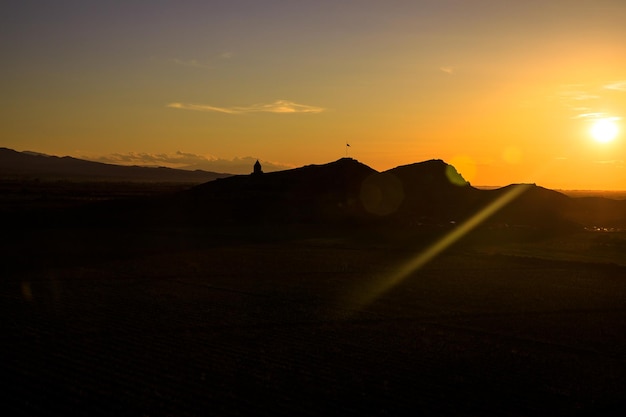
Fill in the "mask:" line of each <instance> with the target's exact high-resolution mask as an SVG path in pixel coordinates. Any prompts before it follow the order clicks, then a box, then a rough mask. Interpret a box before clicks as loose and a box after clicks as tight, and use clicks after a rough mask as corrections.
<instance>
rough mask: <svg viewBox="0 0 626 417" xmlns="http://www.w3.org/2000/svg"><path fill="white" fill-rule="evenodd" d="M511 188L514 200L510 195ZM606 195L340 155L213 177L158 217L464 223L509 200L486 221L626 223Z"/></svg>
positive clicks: (552, 225)
mask: <svg viewBox="0 0 626 417" xmlns="http://www.w3.org/2000/svg"><path fill="white" fill-rule="evenodd" d="M510 193H513V194H514V195H515V198H509V197H510V195H511V194H510ZM605 200H606V199H597V200H593V199H573V198H570V197H568V196H566V195H564V194H562V193H559V192H556V191H552V190H549V189H545V188H542V187H538V186H536V185H532V184H518V185H510V186H507V187H503V188H500V189H495V190H478V189H476V188H474V187H472V186H471V185H470V184H469V183H467V182H466V181H465V180H464V179H463V177H462V176H461V175H460V174H459V173H458V172H457V171H456V169H455V168H454V167H453V166H451V165H449V164H446V163H445V162H443V161H441V160H431V161H425V162H420V163H415V164H410V165H405V166H400V167H397V168H393V169H391V170H388V171H385V172H382V173H379V172H377V171H375V170H374V169H372V168H370V167H368V166H366V165H364V164H362V163H360V162H358V161H356V160H353V159H350V158H342V159H340V160H338V161H335V162H332V163H329V164H324V165H309V166H304V167H301V168H296V169H291V170H285V171H279V172H273V173H267V174H261V175H237V176H233V177H229V178H224V179H219V180H216V181H211V182H208V183H205V184H202V185H199V186H196V187H194V188H193V189H191V190H189V191H187V192H184V193H182V194H180V195H177V196H176V197H173V198H172V199H170V200H168V202H161V203H159V205H160V206H161V208H160V209H159V211H158V212H159V213H161V214H160V219H159V221H160V222H162V221H166V220H163V219H170V220H171V219H178V220H179V221H181V220H183V219H184V221H185V222H187V224H197V225H200V224H202V225H225V224H232V225H237V224H241V225H243V224H265V225H270V224H285V223H309V224H355V222H356V223H358V224H381V223H383V224H388V225H389V226H400V227H412V226H417V225H420V224H423V225H428V224H431V225H436V224H439V225H441V224H451V223H459V222H461V221H463V220H465V219H467V218H469V217H471V216H473V215H474V214H476V213H479V212H481V211H482V210H484V209H485V208H486V207H489V206H491V205H492V204H498V203H497V202H501V201H506V204H499V205H498V207H499V209H498V210H497V211H496V212H495V214H493V215H491V216H489V217H488V218H487V219H486V220H485V221H484V225H486V226H490V225H497V226H528V227H534V228H545V229H558V230H564V229H572V228H581V227H583V226H587V227H590V226H606V224H607V221H611V222H612V223H611V225H612V226H615V227H618V226H619V225H623V226H626V225H625V224H624V223H625V222H626V201H624V202H616V201H610V200H608V201H605ZM494 202H496V203H494ZM168 207H169V208H168ZM166 210H168V213H169V214H167V215H166V214H164V213H165V212H166Z"/></svg>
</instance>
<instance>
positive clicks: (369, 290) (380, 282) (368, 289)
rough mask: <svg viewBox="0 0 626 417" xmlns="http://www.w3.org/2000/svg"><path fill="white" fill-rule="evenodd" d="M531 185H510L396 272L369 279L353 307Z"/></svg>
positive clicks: (424, 261)
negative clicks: (367, 284) (504, 191)
mask: <svg viewBox="0 0 626 417" xmlns="http://www.w3.org/2000/svg"><path fill="white" fill-rule="evenodd" d="M529 187H530V185H529V184H518V185H515V186H513V187H511V188H510V189H509V190H508V191H507V192H506V193H504V194H502V195H501V196H499V197H498V198H497V199H495V200H494V201H492V202H491V203H489V204H488V205H487V206H486V207H484V208H482V209H481V210H480V211H479V212H478V213H476V214H474V215H473V216H472V217H471V218H469V219H468V220H466V221H465V222H463V223H462V224H460V225H459V226H458V227H456V228H454V229H453V230H451V231H450V232H449V233H448V234H446V235H445V236H444V237H442V238H441V239H439V240H438V241H436V242H435V243H433V244H432V245H430V246H429V247H428V248H426V249H425V250H424V251H423V252H421V253H418V254H416V255H415V256H414V257H413V258H411V259H409V260H408V261H407V262H406V263H404V264H403V265H401V266H400V267H399V268H398V270H397V272H396V273H395V274H392V275H390V276H385V277H383V278H381V279H377V280H375V281H373V282H371V283H370V285H369V286H365V287H363V288H362V289H361V290H360V291H358V292H356V293H355V294H354V295H355V298H354V299H352V300H351V301H352V302H351V307H352V309H353V310H357V311H358V310H362V309H363V308H365V307H367V306H368V305H370V304H371V303H372V302H374V301H375V300H376V299H377V298H379V297H380V296H382V295H383V294H384V293H386V292H387V291H389V290H390V289H392V288H393V287H395V286H397V285H398V284H400V283H401V282H402V281H404V280H405V279H406V278H407V277H408V276H409V275H411V274H413V273H414V272H416V271H417V270H419V269H420V268H422V267H423V266H424V265H426V264H427V263H428V262H430V261H431V260H432V259H433V258H435V257H436V256H437V255H439V254H440V253H441V252H443V251H444V250H446V249H447V248H449V247H450V246H452V245H453V244H454V243H455V242H457V241H458V240H459V239H461V238H462V237H463V236H465V235H467V234H468V233H469V232H471V231H472V230H473V229H474V228H476V227H477V226H478V225H480V224H481V223H482V222H484V221H485V220H487V219H488V218H489V217H491V216H493V215H494V214H495V213H496V212H497V211H498V210H500V209H502V208H503V207H504V206H506V205H507V204H509V203H510V202H511V201H513V200H515V199H516V198H517V197H519V196H520V195H521V194H522V193H523V192H524V191H526V190H527V189H528V188H529Z"/></svg>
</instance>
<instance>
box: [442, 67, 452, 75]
mask: <svg viewBox="0 0 626 417" xmlns="http://www.w3.org/2000/svg"><path fill="white" fill-rule="evenodd" d="M439 71H442V72H445V73H446V74H449V75H452V74H454V68H452V67H439Z"/></svg>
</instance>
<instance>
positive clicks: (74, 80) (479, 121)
mask: <svg viewBox="0 0 626 417" xmlns="http://www.w3.org/2000/svg"><path fill="white" fill-rule="evenodd" d="M624 22H626V2H625V1H623V0H555V1H550V0H526V1H519V0H515V1H507V0H500V1H496V0H427V1H419V0H387V1H378V0H376V1H374V0H332V1H326V0H317V1H299V0H225V1H221V0H204V1H200V0H197V1H186V0H178V1H168V0H152V1H148V0H141V1H138V0H134V1H133V0H126V1H117V0H109V1H103V0H98V1H92V0H76V1H73V0H57V1H44V0H39V1H30V0H20V1H4V2H2V4H1V5H0V52H1V53H2V55H1V56H2V65H0V91H1V92H2V94H1V95H0V146H3V147H8V148H12V149H16V150H20V151H23V150H30V151H37V152H43V153H48V154H52V155H59V156H62V155H71V156H75V157H82V158H89V159H93V160H100V161H106V162H113V163H132V164H147V165H166V166H186V165H193V166H199V165H202V164H203V163H204V164H205V165H206V162H207V161H211V160H212V161H215V162H220V163H221V164H222V165H221V166H222V167H223V166H228V162H229V161H231V160H234V161H235V162H236V161H237V159H238V158H243V157H248V156H251V157H253V158H259V159H260V160H261V161H264V162H266V163H267V164H268V166H270V162H271V163H273V164H275V166H276V167H283V168H287V167H296V166H302V165H306V164H321V163H326V162H331V161H334V160H336V159H339V158H341V157H343V156H345V155H346V143H349V144H350V147H349V148H348V149H347V150H348V155H349V156H350V157H353V158H355V159H358V160H359V161H361V162H362V163H364V164H366V165H369V166H371V167H372V168H375V169H377V170H379V171H382V170H385V169H389V168H392V167H395V166H398V165H403V164H408V163H413V162H419V161H424V160H428V159H433V158H435V159H443V160H444V161H446V162H448V163H452V164H453V165H455V166H456V167H457V169H458V170H459V171H460V172H461V174H462V175H463V176H464V177H465V178H466V179H468V180H469V181H470V182H471V183H472V184H474V185H506V184H509V183H518V182H535V183H537V184H539V185H542V186H545V187H549V188H560V189H622V190H623V189H626V120H625V119H626V24H625V23H624ZM600 119H606V120H609V121H611V123H614V126H617V127H618V129H620V130H619V132H618V134H617V136H616V137H615V139H614V140H612V141H609V142H607V143H600V142H598V141H596V140H594V138H593V137H592V135H591V133H590V129H591V127H592V125H593V123H594V122H596V121H598V120H600ZM224 164H225V165H224ZM205 165H203V166H205ZM206 166H207V167H208V166H210V165H206ZM251 169H252V167H251V166H250V170H251Z"/></svg>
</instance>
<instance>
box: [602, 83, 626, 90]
mask: <svg viewBox="0 0 626 417" xmlns="http://www.w3.org/2000/svg"><path fill="white" fill-rule="evenodd" d="M604 88H605V89H606V90H615V91H623V92H626V80H621V81H616V82H614V83H611V84H607V85H605V86H604Z"/></svg>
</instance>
